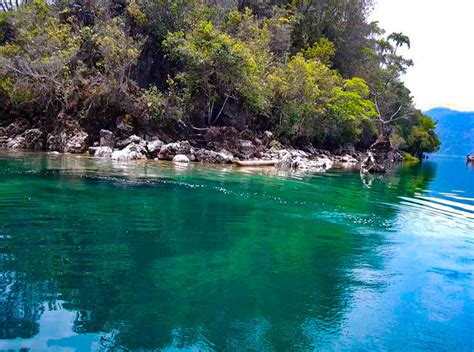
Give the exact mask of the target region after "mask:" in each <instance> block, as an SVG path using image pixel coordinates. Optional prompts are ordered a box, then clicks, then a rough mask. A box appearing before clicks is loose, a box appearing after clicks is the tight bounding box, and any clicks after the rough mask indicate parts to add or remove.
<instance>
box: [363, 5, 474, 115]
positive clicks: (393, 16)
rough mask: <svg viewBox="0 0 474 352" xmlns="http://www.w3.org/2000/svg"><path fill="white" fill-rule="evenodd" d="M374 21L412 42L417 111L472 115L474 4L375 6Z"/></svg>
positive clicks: (410, 79) (411, 80) (409, 79)
mask: <svg viewBox="0 0 474 352" xmlns="http://www.w3.org/2000/svg"><path fill="white" fill-rule="evenodd" d="M375 1H376V4H375V9H374V12H373V14H372V16H371V19H372V20H377V21H379V23H380V25H381V27H382V28H385V29H386V30H387V32H388V33H390V32H404V33H405V34H407V35H408V36H409V37H410V39H411V49H410V50H409V51H408V52H407V55H406V56H407V57H410V58H412V59H413V60H414V61H415V66H414V67H412V68H410V70H409V72H408V73H407V75H406V76H405V78H404V80H405V82H406V85H407V86H408V88H409V89H410V90H411V91H412V95H413V96H414V97H415V103H416V106H417V107H418V108H420V109H422V110H427V109H429V108H432V107H436V106H448V107H451V108H454V109H457V110H469V111H474V0H450V1H446V0H375Z"/></svg>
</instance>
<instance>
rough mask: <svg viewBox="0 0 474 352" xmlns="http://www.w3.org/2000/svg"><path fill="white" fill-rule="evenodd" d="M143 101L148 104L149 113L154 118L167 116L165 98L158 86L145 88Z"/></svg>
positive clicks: (158, 118)
mask: <svg viewBox="0 0 474 352" xmlns="http://www.w3.org/2000/svg"><path fill="white" fill-rule="evenodd" d="M141 101H142V102H143V103H144V104H145V105H146V106H147V109H148V114H149V116H150V117H151V118H152V119H153V120H162V119H163V118H164V117H165V98H164V96H163V94H162V93H161V92H160V91H159V90H158V88H157V87H156V86H151V87H150V88H148V89H145V90H144V91H143V94H142V96H141Z"/></svg>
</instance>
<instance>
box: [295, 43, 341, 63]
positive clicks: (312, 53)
mask: <svg viewBox="0 0 474 352" xmlns="http://www.w3.org/2000/svg"><path fill="white" fill-rule="evenodd" d="M303 53H304V56H305V58H307V59H309V60H319V61H321V63H323V64H324V65H326V66H331V65H332V62H333V59H334V55H336V48H335V47H334V44H333V43H332V42H331V41H329V40H327V39H326V38H320V39H319V41H317V42H315V43H314V44H313V46H312V47H310V48H308V49H306V50H304V51H303Z"/></svg>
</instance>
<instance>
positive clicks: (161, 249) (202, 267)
mask: <svg viewBox="0 0 474 352" xmlns="http://www.w3.org/2000/svg"><path fill="white" fill-rule="evenodd" d="M437 166H438V164H436V163H428V164H425V165H424V166H422V167H415V168H401V169H400V170H399V171H398V172H396V173H394V174H392V175H389V176H384V177H382V176H381V177H373V178H371V179H370V180H361V178H360V176H359V175H358V174H350V173H328V174H324V175H316V176H299V177H281V176H280V175H278V174H271V175H268V172H255V173H242V172H235V171H232V170H231V169H229V168H222V169H216V170H211V171H209V169H205V168H199V167H191V168H188V169H182V168H178V169H177V168H176V167H174V166H173V165H171V164H153V163H146V164H140V163H138V164H133V163H131V164H122V165H120V164H114V163H112V162H98V161H96V160H93V159H89V158H80V157H64V156H48V155H20V156H16V157H12V156H9V157H5V156H3V157H2V156H0V217H1V222H0V246H1V247H0V248H1V249H0V252H1V261H0V269H1V276H0V299H1V301H0V339H3V342H0V348H3V347H5V348H19V347H31V348H35V347H36V348H44V347H45V346H48V347H51V348H52V347H55V348H62V347H66V346H69V347H73V348H75V349H76V350H90V349H93V348H99V347H102V348H114V347H123V348H128V349H165V348H169V349H185V348H194V349H200V350H208V349H209V350H212V349H216V350H222V349H231V350H233V349H239V348H242V346H246V347H248V348H249V349H253V350H272V349H276V350H285V349H288V347H289V346H290V347H292V348H295V349H308V348H315V347H323V346H326V347H328V346H332V347H334V346H337V344H335V341H337V339H338V336H339V335H340V334H341V333H342V332H343V330H344V324H345V322H346V317H347V314H348V313H349V312H350V311H351V310H352V309H353V307H354V305H355V301H354V297H355V296H356V294H357V293H358V292H360V291H361V290H362V291H365V290H369V291H371V292H372V291H373V292H381V291H384V290H385V289H386V288H387V286H388V285H389V284H390V282H391V280H392V277H391V275H392V274H391V273H389V272H386V270H385V267H386V265H387V263H388V262H389V261H391V260H392V258H393V252H392V249H393V246H398V245H399V242H398V241H399V239H397V237H396V236H394V234H396V233H397V231H398V229H399V228H400V223H399V222H400V217H399V215H400V214H401V213H402V212H403V211H404V209H405V208H404V207H403V205H402V204H403V202H405V200H406V199H414V198H416V196H417V195H419V194H425V193H424V192H426V190H427V189H428V188H430V187H431V185H432V183H433V182H434V180H435V179H437V178H436V177H435V175H436V173H437ZM71 326H72V328H71ZM61 327H62V328H61ZM346 347H347V346H346Z"/></svg>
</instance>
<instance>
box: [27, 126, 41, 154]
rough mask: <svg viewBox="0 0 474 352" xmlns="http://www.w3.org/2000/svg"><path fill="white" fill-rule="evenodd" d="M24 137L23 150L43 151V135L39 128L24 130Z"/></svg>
mask: <svg viewBox="0 0 474 352" xmlns="http://www.w3.org/2000/svg"><path fill="white" fill-rule="evenodd" d="M23 136H24V137H25V148H26V149H30V150H43V148H44V134H43V132H42V131H41V130H40V129H39V128H33V129H30V130H26V131H25V133H24V134H23Z"/></svg>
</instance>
